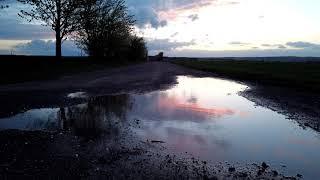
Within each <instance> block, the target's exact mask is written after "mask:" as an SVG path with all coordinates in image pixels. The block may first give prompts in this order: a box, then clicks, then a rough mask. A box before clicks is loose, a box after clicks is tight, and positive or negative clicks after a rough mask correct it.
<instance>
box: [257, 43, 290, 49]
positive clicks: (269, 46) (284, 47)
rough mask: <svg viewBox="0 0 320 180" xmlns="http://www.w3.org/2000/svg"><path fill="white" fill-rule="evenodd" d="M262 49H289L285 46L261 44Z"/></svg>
mask: <svg viewBox="0 0 320 180" xmlns="http://www.w3.org/2000/svg"><path fill="white" fill-rule="evenodd" d="M261 46H262V47H268V48H277V49H286V48H287V47H286V46H285V45H283V44H261Z"/></svg>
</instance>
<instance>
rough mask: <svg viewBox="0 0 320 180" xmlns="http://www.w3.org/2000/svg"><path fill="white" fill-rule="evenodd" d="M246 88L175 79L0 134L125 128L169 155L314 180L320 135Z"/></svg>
mask: <svg viewBox="0 0 320 180" xmlns="http://www.w3.org/2000/svg"><path fill="white" fill-rule="evenodd" d="M246 88H248V87H247V86H245V85H241V84H238V83H235V82H231V81H227V80H221V79H215V78H190V77H178V84H177V85H176V86H174V87H172V88H171V89H168V90H165V91H155V92H151V93H147V94H131V95H116V96H104V97H96V98H90V99H88V100H87V102H85V103H82V104H78V105H74V106H70V107H61V108H53V109H45V108H43V109H34V110H29V111H26V112H24V113H20V114H16V115H13V116H11V117H8V118H2V119H0V129H24V130H39V129H40V130H44V129H46V130H55V129H58V130H59V129H60V130H61V129H62V130H71V131H72V132H74V133H75V134H76V135H78V136H84V137H88V136H89V137H97V136H99V135H100V134H102V133H112V134H113V135H116V134H117V133H118V132H119V131H121V129H122V128H123V127H124V126H125V125H124V124H130V126H128V128H130V132H133V133H135V134H136V135H137V136H138V137H139V138H141V139H142V140H143V141H147V140H148V141H153V142H161V145H163V146H165V147H167V148H168V150H170V151H172V152H174V153H185V152H188V153H190V154H193V155H194V156H196V157H199V158H200V159H202V160H206V161H210V162H213V163H217V162H226V161H227V162H230V163H231V164H237V163H239V164H244V165H245V164H252V163H257V164H261V162H264V161H265V162H267V163H268V164H270V165H271V166H272V167H274V168H277V169H278V170H279V172H280V173H284V174H296V173H300V174H303V176H304V178H305V179H314V178H316V177H320V172H319V171H318V167H319V166H320V154H319V150H320V136H319V134H318V133H317V132H316V131H313V130H312V129H308V128H307V129H303V128H301V127H300V126H299V125H298V124H297V123H295V122H294V121H292V120H288V119H287V118H286V117H285V116H284V115H281V114H278V113H276V112H274V111H271V110H269V109H266V108H263V107H256V106H255V104H254V103H253V102H251V101H248V100H247V99H245V98H243V97H241V96H239V95H238V92H239V91H243V90H245V89H246ZM78 95H79V94H78ZM284 165H285V166H286V167H284Z"/></svg>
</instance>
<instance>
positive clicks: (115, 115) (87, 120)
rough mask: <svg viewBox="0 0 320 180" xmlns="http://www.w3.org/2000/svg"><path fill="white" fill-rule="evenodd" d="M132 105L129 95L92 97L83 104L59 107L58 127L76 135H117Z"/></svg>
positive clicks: (90, 136) (89, 136)
mask: <svg viewBox="0 0 320 180" xmlns="http://www.w3.org/2000/svg"><path fill="white" fill-rule="evenodd" d="M131 107H132V103H130V96H129V95H126V94H123V95H115V96H103V97H94V98H91V99H89V101H88V102H87V103H85V104H79V105H75V106H71V107H66V108H60V111H59V112H58V121H59V125H60V128H61V129H63V130H71V131H73V132H74V133H75V135H77V136H83V137H86V138H96V137H98V136H100V135H101V134H103V133H106V134H111V135H117V134H118V133H119V130H120V129H119V127H120V126H121V125H123V122H125V121H126V118H127V117H126V116H127V112H128V110H130V109H131Z"/></svg>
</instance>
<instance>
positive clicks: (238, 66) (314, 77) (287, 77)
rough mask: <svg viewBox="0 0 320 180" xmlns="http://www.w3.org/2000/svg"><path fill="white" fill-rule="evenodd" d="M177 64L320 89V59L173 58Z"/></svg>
mask: <svg viewBox="0 0 320 180" xmlns="http://www.w3.org/2000/svg"><path fill="white" fill-rule="evenodd" d="M172 62H173V63H175V64H179V65H183V66H186V67H190V68H195V69H199V70H203V71H209V72H214V73H217V74H218V75H222V76H226V77H230V78H234V79H237V80H249V81H253V82H260V83H265V84H272V85H281V86H288V87H295V88H299V89H304V90H307V91H318V90H320V62H265V61H228V60H220V61H197V60H174V61H172Z"/></svg>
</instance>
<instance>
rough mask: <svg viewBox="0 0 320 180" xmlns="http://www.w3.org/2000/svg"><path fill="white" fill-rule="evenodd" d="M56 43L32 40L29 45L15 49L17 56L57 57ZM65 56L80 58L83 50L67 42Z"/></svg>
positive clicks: (63, 49)
mask: <svg viewBox="0 0 320 180" xmlns="http://www.w3.org/2000/svg"><path fill="white" fill-rule="evenodd" d="M55 47H56V46H55V41H52V40H48V41H45V40H32V41H31V42H28V43H21V44H18V45H17V46H15V47H14V53H15V54H17V55H51V56H53V55H55ZM62 54H63V56H79V55H81V50H80V49H79V48H78V47H77V46H76V45H75V44H74V43H73V42H72V41H65V42H64V43H63V44H62Z"/></svg>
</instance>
